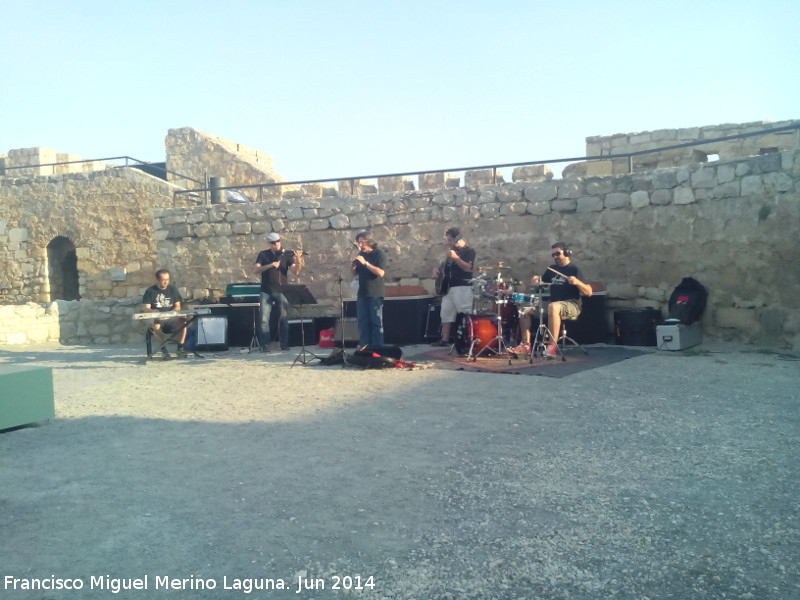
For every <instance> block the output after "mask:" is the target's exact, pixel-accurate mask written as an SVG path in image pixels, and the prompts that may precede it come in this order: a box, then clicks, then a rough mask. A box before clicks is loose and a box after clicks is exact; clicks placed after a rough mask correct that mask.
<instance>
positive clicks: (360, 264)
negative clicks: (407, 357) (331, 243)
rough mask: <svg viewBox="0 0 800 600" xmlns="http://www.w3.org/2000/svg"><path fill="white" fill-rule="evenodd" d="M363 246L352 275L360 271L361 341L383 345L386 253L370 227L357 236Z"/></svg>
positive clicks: (359, 327) (358, 243)
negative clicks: (369, 229) (370, 231)
mask: <svg viewBox="0 0 800 600" xmlns="http://www.w3.org/2000/svg"><path fill="white" fill-rule="evenodd" d="M356 244H357V245H358V247H359V248H360V250H361V251H360V252H359V253H358V256H356V258H355V260H353V264H352V267H351V269H352V272H353V275H355V274H356V273H357V274H358V298H357V299H356V321H357V322H358V343H359V345H360V346H366V345H368V344H371V345H373V346H383V297H384V295H385V294H386V285H385V284H386V279H385V277H384V276H385V275H386V271H384V269H385V268H386V255H385V254H384V253H383V251H382V250H379V249H378V244H377V242H376V241H375V239H374V238H373V237H372V234H370V233H369V232H368V231H362V232H361V233H359V234H358V235H357V236H356Z"/></svg>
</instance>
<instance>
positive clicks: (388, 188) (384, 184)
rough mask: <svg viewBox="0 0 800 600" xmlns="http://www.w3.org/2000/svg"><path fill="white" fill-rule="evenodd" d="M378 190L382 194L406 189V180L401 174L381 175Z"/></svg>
mask: <svg viewBox="0 0 800 600" xmlns="http://www.w3.org/2000/svg"><path fill="white" fill-rule="evenodd" d="M378 191H379V192H380V193H381V194H384V193H391V192H403V191H405V180H404V178H403V177H401V176H395V177H379V178H378Z"/></svg>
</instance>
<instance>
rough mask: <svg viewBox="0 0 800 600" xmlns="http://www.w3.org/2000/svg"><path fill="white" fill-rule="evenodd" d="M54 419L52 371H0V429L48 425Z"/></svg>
mask: <svg viewBox="0 0 800 600" xmlns="http://www.w3.org/2000/svg"><path fill="white" fill-rule="evenodd" d="M55 416H56V407H55V401H54V396H53V370H52V369H51V368H49V367H17V366H13V367H0V429H9V428H11V427H19V426H20V425H27V424H29V423H37V422H39V421H47V420H49V419H52V418H53V417H55Z"/></svg>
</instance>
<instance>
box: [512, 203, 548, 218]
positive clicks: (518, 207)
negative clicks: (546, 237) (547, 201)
mask: <svg viewBox="0 0 800 600" xmlns="http://www.w3.org/2000/svg"><path fill="white" fill-rule="evenodd" d="M527 210H528V203H527V202H508V203H506V204H502V205H501V206H500V215H501V216H504V217H506V216H512V215H524V214H525V212H526V211H527ZM548 210H549V207H548Z"/></svg>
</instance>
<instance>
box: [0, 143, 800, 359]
mask: <svg viewBox="0 0 800 600" xmlns="http://www.w3.org/2000/svg"><path fill="white" fill-rule="evenodd" d="M704 129H705V128H704ZM676 135H677V134H676ZM206 137H207V136H205V134H202V133H200V132H195V131H194V130H188V129H184V130H171V131H170V135H169V136H168V141H167V147H168V163H169V164H170V165H171V167H169V168H170V170H175V171H178V172H184V173H187V174H191V175H190V176H192V177H195V176H197V175H198V174H200V173H201V172H205V169H206V168H207V167H208V168H210V167H215V168H216V169H217V170H216V171H215V176H223V177H226V178H227V179H228V181H229V185H230V184H232V185H246V184H247V183H248V182H249V181H256V180H258V174H257V171H262V175H261V179H260V180H258V182H260V183H263V182H264V181H265V179H264V178H263V177H264V176H263V170H264V169H262V167H265V166H266V164H267V163H268V162H269V161H268V159H267V158H263V159H262V157H261V156H259V157H258V161H259V162H261V163H262V164H261V165H257V167H258V168H256V167H254V166H253V164H252V160H253V156H252V153H251V152H248V151H245V152H244V154H245V156H244V158H242V159H241V161H239V160H237V157H236V148H234V147H232V146H231V144H230V143H227V144H222V143H219V144H217V143H216V142H215V141H214V140H213V139H212V140H208V139H205V138H206ZM612 137H614V136H612ZM655 137H658V136H655ZM170 139H172V140H173V141H172V142H170ZM204 148H205V149H206V150H208V151H209V152H211V153H212V154H214V155H215V156H216V158H215V159H213V160H212V159H209V158H203V157H202V155H203V152H204V151H206V150H204ZM209 148H210V150H209ZM178 155H180V156H182V157H181V158H178ZM204 161H205V162H204ZM223 164H224V165H227V166H225V167H224V168H223V167H221V166H219V165H223ZM269 164H271V163H269ZM534 171H535V170H534ZM534 171H530V172H528V171H524V172H520V173H517V172H515V173H514V177H513V181H512V182H511V183H498V184H494V185H491V184H487V183H486V181H487V180H488V174H487V173H477V172H475V173H471V174H465V176H466V175H470V177H469V178H468V179H469V181H467V184H468V185H467V187H455V186H457V183H458V182H455V183H454V182H453V180H452V179H451V178H448V177H447V176H446V175H445V174H432V175H433V176H428V175H420V177H419V187H420V189H419V190H418V191H415V190H414V189H413V185H410V182H408V181H404V180H403V178H397V179H398V181H385V182H381V181H378V185H377V187H376V188H372V189H370V188H369V187H367V186H362V187H359V186H355V189H354V191H355V195H353V196H351V195H345V194H346V193H347V192H349V190H350V189H351V188H350V186H349V185H345V186H341V187H340V188H338V189H337V188H329V187H320V186H307V187H304V188H300V189H294V190H283V193H282V195H281V196H271V197H264V198H262V200H263V201H261V202H253V203H251V204H244V205H241V204H238V205H237V204H218V205H207V204H205V203H200V202H198V201H197V200H196V199H192V200H190V199H185V198H183V196H173V192H175V191H176V190H177V189H178V188H177V187H176V186H174V185H171V184H170V183H167V182H165V181H163V180H159V179H157V178H154V177H151V176H149V175H146V174H144V173H142V172H141V171H138V170H136V169H128V168H115V169H106V170H104V171H102V172H95V173H81V174H66V175H51V176H49V177H44V176H39V177H35V176H29V177H18V176H16V175H14V176H6V177H0V206H2V208H3V210H2V216H0V305H16V306H5V307H0V344H4V343H26V341H35V340H39V339H40V338H41V337H42V336H43V335H45V334H44V333H43V331H44V330H45V329H46V331H47V334H46V335H48V336H50V337H52V336H54V335H57V336H58V338H59V339H61V340H62V342H64V343H108V342H127V341H134V340H141V332H139V331H138V330H136V328H134V327H132V323H131V320H130V316H131V314H132V313H133V312H135V311H136V310H137V307H138V304H139V302H140V299H141V294H142V293H143V291H144V289H145V288H146V287H147V286H148V285H151V283H152V281H153V272H154V271H155V269H156V268H158V267H167V268H169V269H170V270H171V271H172V272H173V279H174V280H175V281H176V282H177V283H178V285H179V286H181V287H182V288H183V291H184V292H185V295H186V296H187V297H189V298H195V299H200V298H204V297H217V296H221V295H223V294H224V290H225V286H226V285H227V284H228V283H233V282H240V281H248V280H251V281H253V280H255V278H254V277H253V276H252V275H251V270H252V265H253V263H254V261H255V257H256V254H257V252H258V251H259V250H261V249H263V248H264V247H266V244H265V242H264V234H265V233H267V232H270V231H278V232H280V233H281V234H282V236H283V237H284V246H285V247H288V248H293V249H303V250H304V251H306V252H308V254H309V257H308V259H307V268H306V270H305V271H304V273H303V275H302V278H301V280H300V282H301V283H305V284H307V285H308V286H309V288H310V289H311V291H312V292H313V293H314V295H315V296H316V297H317V299H318V300H319V301H320V306H319V307H317V308H316V311H317V313H326V314H337V313H338V297H339V281H338V279H339V278H338V275H339V273H343V274H344V282H343V283H344V286H343V287H344V290H345V296H347V295H349V293H350V292H351V289H350V286H349V281H350V276H349V269H348V263H349V260H350V258H351V256H352V251H353V249H352V245H351V242H352V240H353V238H354V236H355V234H356V233H357V232H358V231H360V230H362V229H365V228H370V229H372V230H373V231H374V233H375V236H376V238H377V239H378V240H379V242H380V244H381V247H382V248H383V249H384V250H385V251H386V252H387V254H388V256H389V266H388V269H387V280H388V282H389V283H398V284H420V285H423V286H426V287H427V288H428V289H432V280H431V279H430V269H431V267H432V266H433V265H434V264H436V263H437V262H438V261H439V260H441V257H442V256H443V253H444V246H443V245H442V233H443V231H444V229H445V228H446V227H447V226H451V225H459V226H461V227H462V230H463V232H464V233H465V235H466V237H467V239H468V240H469V241H470V243H471V245H473V246H475V247H476V248H477V250H478V261H479V264H481V265H488V264H492V263H496V262H497V261H499V260H502V261H504V262H505V264H507V265H509V266H511V267H512V269H513V270H512V272H511V273H510V276H512V277H514V278H517V279H520V280H527V279H528V278H529V277H530V276H531V275H532V274H534V273H541V272H542V271H543V270H544V269H545V267H546V266H547V264H549V260H550V257H549V247H550V244H551V243H553V242H555V241H557V240H563V241H566V242H568V243H570V244H571V245H572V247H573V248H574V249H575V251H576V254H575V261H576V262H577V263H579V265H580V266H581V268H582V269H583V270H584V272H585V273H586V276H587V278H588V279H591V280H594V281H601V282H604V283H605V284H606V286H607V289H608V293H609V296H608V297H609V305H610V309H611V310H613V309H614V308H615V307H634V306H657V307H659V308H662V309H663V308H664V307H665V304H666V300H667V298H668V296H669V293H670V292H671V290H672V289H673V288H674V286H675V285H677V283H679V282H680V280H681V278H682V277H685V276H693V277H695V278H697V279H698V280H700V281H701V282H702V283H703V284H705V285H706V286H707V287H708V289H709V291H710V294H711V295H710V299H709V307H708V310H707V312H706V315H705V318H704V328H705V331H706V334H707V335H709V336H711V337H718V338H721V339H731V340H738V341H742V342H749V343H757V344H766V345H770V346H783V347H786V346H790V347H795V348H796V347H800V323H798V319H799V317H798V314H800V311H798V310H797V308H798V299H799V298H800V289H799V288H798V285H800V283H798V282H800V277H798V275H800V273H798V272H797V270H798V265H800V261H799V260H798V258H800V257H798V256H797V254H798V249H797V245H796V244H791V243H787V240H792V239H794V236H795V233H794V232H795V230H796V228H797V224H798V220H800V219H799V218H798V207H800V203H799V202H798V195H799V192H800V184H799V183H798V180H799V179H800V153H799V152H798V151H784V152H780V153H775V152H772V153H770V154H765V155H763V156H754V157H749V158H736V159H730V160H725V159H722V160H719V161H716V162H712V163H707V164H697V163H695V164H691V165H688V164H687V165H683V166H680V167H673V168H665V169H659V170H655V171H647V172H636V173H634V174H624V175H609V176H604V177H583V178H576V179H566V180H550V175H549V174H547V173H544V172H539V171H536V172H534ZM9 173H11V172H9ZM208 174H209V175H211V174H212V173H210V172H209V173H208ZM247 177H250V179H247ZM528 179H535V180H536V181H527V180H528ZM192 186H193V187H194V184H192ZM370 192H372V193H370ZM184 200H185V203H186V205H185V206H182V207H181V206H177V207H176V206H175V203H176V202H177V203H178V204H181V202H184ZM59 235H61V236H65V237H67V238H69V239H70V240H72V241H73V242H74V243H75V246H76V249H77V251H78V269H79V272H80V278H81V280H80V290H81V300H80V301H79V302H78V301H71V302H66V301H59V302H57V303H51V304H48V305H46V306H44V307H42V306H39V304H34V305H25V303H26V302H31V301H32V302H34V303H40V304H44V303H47V301H48V300H49V294H48V289H47V267H46V247H47V244H48V242H49V241H50V240H52V239H53V237H55V236H59ZM36 307H38V309H37V308H36ZM48 320H49V321H48ZM26 321H27V322H28V323H29V325H30V326H29V327H27V329H26V327H24V326H21V325H20V324H21V323H24V322H26ZM53 324H57V326H56V325H53ZM51 325H53V326H51ZM26 331H29V332H30V333H31V336H28V335H27V333H26Z"/></svg>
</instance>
